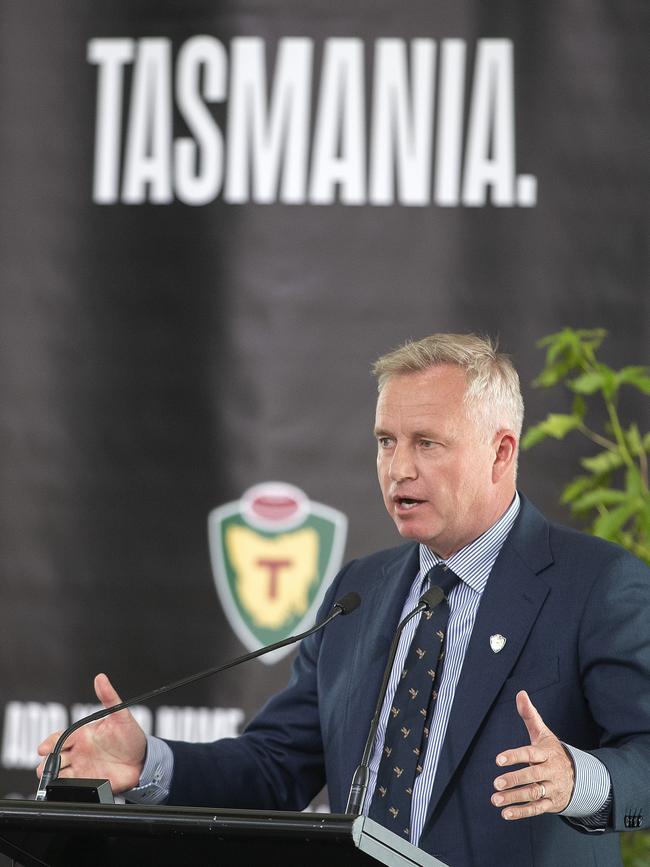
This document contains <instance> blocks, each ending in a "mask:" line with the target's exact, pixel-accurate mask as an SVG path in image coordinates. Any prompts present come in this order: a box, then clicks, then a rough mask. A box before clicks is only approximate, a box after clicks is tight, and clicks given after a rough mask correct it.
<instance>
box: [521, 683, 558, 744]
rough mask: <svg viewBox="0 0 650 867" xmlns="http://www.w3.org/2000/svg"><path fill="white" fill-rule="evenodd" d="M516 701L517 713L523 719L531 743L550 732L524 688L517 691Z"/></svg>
mask: <svg viewBox="0 0 650 867" xmlns="http://www.w3.org/2000/svg"><path fill="white" fill-rule="evenodd" d="M516 702H517V713H518V714H519V716H520V717H521V718H522V720H523V721H524V725H525V726H526V730H527V731H528V736H529V737H530V742H531V744H533V745H534V744H536V743H538V742H539V741H540V740H541V739H542V738H543V737H546V736H547V735H549V734H550V732H549V730H548V728H547V727H546V725H545V723H544V720H543V719H542V718H541V716H540V715H539V713H538V711H537V708H536V707H535V705H534V704H533V703H532V701H531V700H530V697H529V695H528V693H527V692H526V691H525V690H521V692H518V693H517V698H516Z"/></svg>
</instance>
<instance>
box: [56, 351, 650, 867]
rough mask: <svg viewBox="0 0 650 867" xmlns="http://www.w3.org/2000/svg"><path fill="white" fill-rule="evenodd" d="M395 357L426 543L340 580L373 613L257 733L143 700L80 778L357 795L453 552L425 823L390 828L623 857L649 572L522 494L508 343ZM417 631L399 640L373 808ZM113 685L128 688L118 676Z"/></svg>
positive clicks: (186, 795)
mask: <svg viewBox="0 0 650 867" xmlns="http://www.w3.org/2000/svg"><path fill="white" fill-rule="evenodd" d="M375 372H376V374H377V377H378V381H379V399H378V403H377V414H376V423H375V436H376V440H377V448H378V456H377V466H378V475H379V482H380V486H381V490H382V494H383V498H384V503H385V505H386V508H387V510H388V512H389V514H390V515H391V517H392V518H393V520H394V522H395V524H396V526H397V529H398V531H399V533H400V535H401V536H402V537H403V538H404V539H405V540H407V542H406V544H404V545H402V546H401V547H399V548H394V549H390V550H387V551H382V552H380V553H377V554H373V555H370V556H368V557H365V558H363V559H360V560H357V561H353V562H352V563H350V564H348V565H347V566H346V567H345V568H344V569H343V570H342V571H341V573H339V575H338V576H337V578H336V579H335V580H334V582H333V584H332V587H331V588H330V590H329V592H328V595H327V598H326V600H325V602H324V604H323V606H322V609H321V615H323V614H324V613H326V612H327V611H328V610H329V609H330V608H331V605H332V603H333V601H334V600H335V599H337V598H339V597H340V596H341V595H343V594H344V593H346V592H348V591H350V590H354V591H357V592H358V593H359V594H360V595H361V597H362V600H363V604H362V606H361V608H360V609H359V611H358V612H357V613H356V614H355V615H354V616H355V617H356V618H357V620H356V622H355V623H354V624H352V623H351V622H350V621H349V620H345V619H342V620H337V621H335V622H333V623H332V624H331V625H330V626H328V627H327V628H326V629H325V630H324V632H321V633H319V634H318V635H315V636H313V637H311V638H309V639H307V640H306V641H304V642H303V644H302V647H301V649H300V653H299V655H298V658H297V660H296V662H295V665H294V670H293V674H292V678H291V681H290V683H289V685H288V687H287V688H286V689H285V690H284V691H283V692H281V693H280V694H278V695H277V696H275V697H274V698H272V699H271V700H270V702H268V704H267V705H266V706H265V707H264V708H263V710H262V711H261V712H260V714H258V716H257V717H256V718H255V719H254V720H253V722H252V723H251V724H250V726H249V727H248V728H247V730H246V732H245V733H244V734H243V735H242V736H241V737H239V738H234V739H226V740H222V741H218V742H216V743H214V744H205V745H204V744H184V743H178V742H175V743H165V742H161V741H158V740H157V739H155V738H149V739H146V738H145V736H144V734H143V733H142V731H141V730H140V729H139V727H138V726H137V725H136V723H135V721H134V720H133V718H132V717H131V716H130V714H129V713H128V712H126V711H125V712H122V713H120V714H116V715H114V716H112V717H109V718H107V719H106V720H104V721H103V722H101V723H99V724H98V725H96V726H94V727H88V728H85V729H81V730H79V731H78V732H77V733H76V734H75V735H74V736H73V737H72V738H70V740H69V741H68V743H67V746H66V749H65V750H64V752H63V756H62V758H63V761H62V772H61V776H63V777H66V776H76V777H81V776H89V777H107V778H109V779H110V780H111V783H112V785H113V789H114V791H116V792H124V791H126V792H127V797H128V798H129V799H130V800H131V799H132V800H141V801H147V800H149V801H161V800H165V801H167V802H168V803H176V804H198V805H211V806H223V807H228V806H229V807H248V808H260V809H301V808H303V807H304V806H306V805H307V804H308V803H309V801H310V800H311V799H312V798H313V796H314V795H315V794H316V793H317V792H318V790H319V789H320V788H321V786H322V785H323V784H324V783H327V786H328V790H329V795H330V801H331V806H332V809H333V811H342V810H343V809H344V808H345V804H346V798H347V792H348V788H349V785H350V780H351V777H352V773H353V770H354V768H355V766H356V765H357V763H358V761H359V759H360V756H361V752H362V750H363V743H364V740H365V737H366V734H367V730H368V726H369V722H370V718H371V716H372V711H373V707H374V703H375V701H376V696H377V693H378V690H379V684H380V681H381V676H382V672H383V668H384V666H385V663H386V658H387V653H388V648H389V645H390V642H391V640H392V637H393V634H394V632H395V629H396V626H397V623H398V622H399V620H400V619H401V617H402V616H403V615H404V614H405V613H407V612H408V611H410V610H412V608H413V607H414V604H415V603H417V599H418V598H419V595H420V594H421V593H422V592H423V590H425V589H426V587H427V582H428V581H429V578H428V572H429V569H430V568H431V567H433V566H435V565H436V564H443V565H444V566H445V567H447V568H449V569H451V570H452V571H453V572H454V573H455V574H456V575H457V576H458V579H459V580H458V583H457V584H456V586H454V588H453V589H452V590H451V591H450V593H449V600H448V602H449V621H448V628H447V632H446V638H445V646H444V649H445V662H444V666H442V677H441V679H440V682H439V683H436V686H437V690H436V697H437V698H436V701H435V709H434V710H433V711H432V713H433V716H432V718H431V721H430V723H429V725H430V729H431V731H430V732H429V729H428V728H427V731H426V734H427V738H428V740H427V746H426V749H425V751H424V755H423V757H422V758H421V759H420V764H419V765H418V771H417V773H418V776H417V778H416V779H415V780H413V781H410V785H409V787H408V792H409V795H410V796H411V797H412V803H410V805H409V810H410V821H408V822H406V823H403V822H402V820H401V818H400V819H399V820H396V821H395V823H394V824H393V822H392V820H391V817H390V816H387V818H386V821H385V824H386V825H387V827H389V828H391V830H394V831H395V833H402V834H406V835H407V836H408V837H409V839H411V841H412V842H413V843H415V844H416V845H418V846H420V847H421V848H422V849H423V850H425V851H427V852H430V853H432V854H434V855H436V856H437V857H438V858H440V859H441V860H442V861H443V862H445V863H447V864H449V865H450V867H473V865H480V867H491V865H528V864H531V865H533V864H534V865H536V867H539V865H542V867H562V865H566V867H576V865H578V867H579V865H607V867H609V865H612V867H613V865H618V864H620V857H619V855H618V840H617V836H618V835H617V834H615V833H608V832H611V831H621V830H626V829H631V828H636V827H643V826H644V824H645V825H646V826H647V823H648V816H649V814H650V783H649V781H650V570H649V569H648V568H647V567H646V566H644V565H643V564H642V563H641V562H640V561H638V560H636V559H635V558H634V557H632V556H631V555H629V554H628V553H626V552H625V551H623V550H622V549H620V548H618V547H617V546H614V545H611V544H608V543H606V542H603V541H601V540H597V539H593V538H591V537H587V536H585V535H583V534H580V533H576V532H573V531H571V530H567V529H564V528H561V527H558V526H555V525H552V524H549V523H548V522H547V521H546V520H545V519H544V517H543V516H542V515H541V514H540V513H539V512H538V511H537V510H536V509H535V507H534V506H533V505H532V504H531V503H530V502H528V501H527V500H526V499H525V498H524V497H523V496H522V495H520V494H518V493H517V491H516V486H515V480H516V466H517V451H518V449H517V446H518V438H519V434H520V431H521V424H522V418H523V404H522V400H521V395H520V391H519V383H518V378H517V374H516V372H515V370H514V368H513V367H512V364H511V363H510V361H509V360H508V359H507V357H505V356H503V355H502V354H500V353H498V352H497V351H496V350H495V349H494V348H493V347H492V345H491V344H490V343H489V342H487V341H484V340H482V339H480V338H478V337H475V336H473V335H433V336H432V337H429V338H425V339H424V340H421V341H418V342H417V343H408V344H406V345H405V346H404V347H401V348H400V349H398V350H396V351H394V352H392V353H389V354H388V355H386V356H384V357H383V358H381V359H379V361H378V362H377V364H376V366H375ZM415 628H416V622H415V621H414V622H413V629H412V630H411V631H410V632H408V631H405V632H404V634H403V636H402V641H401V642H400V649H399V650H398V657H397V660H396V664H395V666H394V670H393V677H391V681H390V686H389V692H388V696H387V699H386V702H385V704H384V709H383V713H382V718H381V724H380V729H379V732H378V736H377V740H376V743H375V746H374V751H373V756H372V762H371V781H370V787H369V792H368V796H367V798H366V802H365V804H364V812H366V813H367V812H371V813H372V812H373V809H374V808H375V807H376V806H377V804H376V801H375V800H374V799H376V798H377V797H378V794H377V791H376V789H375V782H376V778H377V774H378V772H379V768H380V767H381V762H382V760H383V757H384V755H388V756H390V752H391V749H392V747H391V746H390V745H389V734H388V733H387V726H388V719H389V717H390V715H391V713H393V712H395V708H394V707H393V705H392V702H393V700H394V696H395V694H396V689H397V684H398V681H399V679H400V676H401V672H402V665H403V664H404V659H405V658H406V654H407V652H408V646H409V642H410V641H411V639H412V637H413V630H415ZM95 687H96V691H97V695H98V697H99V698H100V700H101V701H102V702H103V703H104V704H106V705H112V704H115V703H117V702H118V701H119V697H118V696H117V693H116V692H115V690H114V689H113V687H112V685H111V684H110V682H109V681H108V679H107V678H106V676H105V675H99V676H98V677H97V679H96V682H95ZM432 706H433V705H432ZM52 745H53V740H52V738H49V739H48V740H46V741H45V742H44V743H43V744H42V745H41V747H40V748H39V751H40V752H41V753H42V754H46V753H48V752H49V751H50V750H51V748H52ZM397 770H399V769H397ZM377 789H379V787H377ZM393 812H394V813H395V814H397V812H398V811H397V810H394V811H393ZM400 822H402V824H399V823H400Z"/></svg>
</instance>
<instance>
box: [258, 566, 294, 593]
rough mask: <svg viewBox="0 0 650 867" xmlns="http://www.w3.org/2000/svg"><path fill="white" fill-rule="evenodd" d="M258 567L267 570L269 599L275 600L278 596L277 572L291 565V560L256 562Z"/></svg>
mask: <svg viewBox="0 0 650 867" xmlns="http://www.w3.org/2000/svg"><path fill="white" fill-rule="evenodd" d="M257 565H258V566H265V567H266V568H267V569H268V570H269V599H275V597H276V596H277V595H278V572H279V571H280V569H287V568H288V567H289V566H291V565H292V561H291V560H258V561H257Z"/></svg>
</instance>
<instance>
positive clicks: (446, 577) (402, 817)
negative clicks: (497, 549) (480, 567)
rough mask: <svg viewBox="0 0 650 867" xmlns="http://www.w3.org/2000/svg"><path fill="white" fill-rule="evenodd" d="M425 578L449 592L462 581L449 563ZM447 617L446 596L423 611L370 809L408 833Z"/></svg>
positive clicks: (398, 831) (396, 829)
mask: <svg viewBox="0 0 650 867" xmlns="http://www.w3.org/2000/svg"><path fill="white" fill-rule="evenodd" d="M426 577H427V578H428V579H429V582H430V583H429V586H430V587H433V586H434V585H436V584H437V585H438V586H439V587H441V588H442V590H443V591H444V593H445V596H447V597H448V596H449V593H450V592H451V590H452V588H453V587H454V586H455V585H456V584H457V583H458V581H459V580H460V579H459V577H458V575H455V574H454V573H453V572H452V571H451V569H449V567H448V566H446V565H445V564H444V563H438V565H437V566H434V567H433V569H431V570H430V571H429V572H428V573H427V576H426ZM425 589H426V588H425ZM448 622H449V604H448V603H447V600H446V599H445V600H444V601H443V602H441V603H440V605H438V606H437V608H436V609H435V610H434V611H433V612H431V611H426V612H424V613H423V614H421V615H420V622H419V624H418V627H417V629H416V631H415V635H414V636H413V641H412V642H411V646H410V647H409V651H408V654H407V656H406V662H405V663H404V669H403V670H402V676H401V679H400V681H399V683H398V684H397V689H396V690H395V696H394V698H393V706H392V708H391V711H390V715H389V717H388V725H387V726H386V737H385V739H384V750H383V753H382V757H381V762H380V763H379V770H378V772H377V785H376V787H375V792H374V795H373V797H372V801H371V804H370V810H369V813H368V815H369V817H370V818H371V819H374V820H375V821H377V822H380V823H381V824H382V825H384V826H385V827H386V828H389V829H390V830H391V831H394V832H395V833H396V834H400V835H401V836H403V837H406V838H408V837H409V835H410V818H411V796H412V794H413V785H414V783H415V778H416V777H417V776H418V775H419V774H420V773H422V766H423V763H424V753H425V750H426V746H427V738H428V737H429V729H430V726H431V718H432V716H433V711H434V708H435V704H436V699H437V698H438V686H439V684H440V677H441V674H442V663H443V658H444V641H445V635H446V632H447V624H448Z"/></svg>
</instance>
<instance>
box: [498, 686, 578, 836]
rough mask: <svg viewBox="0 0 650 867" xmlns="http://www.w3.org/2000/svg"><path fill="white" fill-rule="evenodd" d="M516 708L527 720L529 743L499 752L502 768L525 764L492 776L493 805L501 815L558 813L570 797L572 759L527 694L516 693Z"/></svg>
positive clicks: (509, 816) (512, 816)
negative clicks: (499, 808) (494, 776)
mask: <svg viewBox="0 0 650 867" xmlns="http://www.w3.org/2000/svg"><path fill="white" fill-rule="evenodd" d="M517 711H518V713H519V715H520V717H521V718H522V720H523V721H524V722H525V724H526V729H527V731H528V734H529V735H530V739H531V743H530V744H527V745H526V746H522V747H517V748H516V749H511V750H504V751H503V752H501V753H499V755H498V756H497V758H496V763H497V765H499V766H500V767H502V768H505V767H508V766H510V765H525V767H523V768H517V769H516V770H514V771H508V772H507V773H502V774H501V775H500V776H498V777H497V778H496V779H495V780H494V788H495V789H496V793H495V794H494V795H492V799H491V800H492V803H493V804H494V806H495V807H501V808H502V810H501V815H502V816H503V818H504V819H508V820H512V819H525V818H529V817H530V816H539V815H540V814H541V813H560V812H562V810H564V809H565V807H566V806H567V804H568V803H569V801H570V799H571V793H572V791H573V783H574V770H573V763H572V761H571V759H570V758H569V756H568V754H567V751H566V749H565V748H564V745H563V744H562V743H561V741H560V740H558V738H557V737H556V736H555V735H554V734H553V733H552V732H551V731H550V730H549V729H548V728H547V727H546V725H545V723H544V720H543V719H542V717H541V716H540V714H539V712H538V711H537V709H536V708H535V706H534V705H533V703H532V702H531V700H530V698H529V697H528V694H527V693H525V692H520V693H518V694H517Z"/></svg>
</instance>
